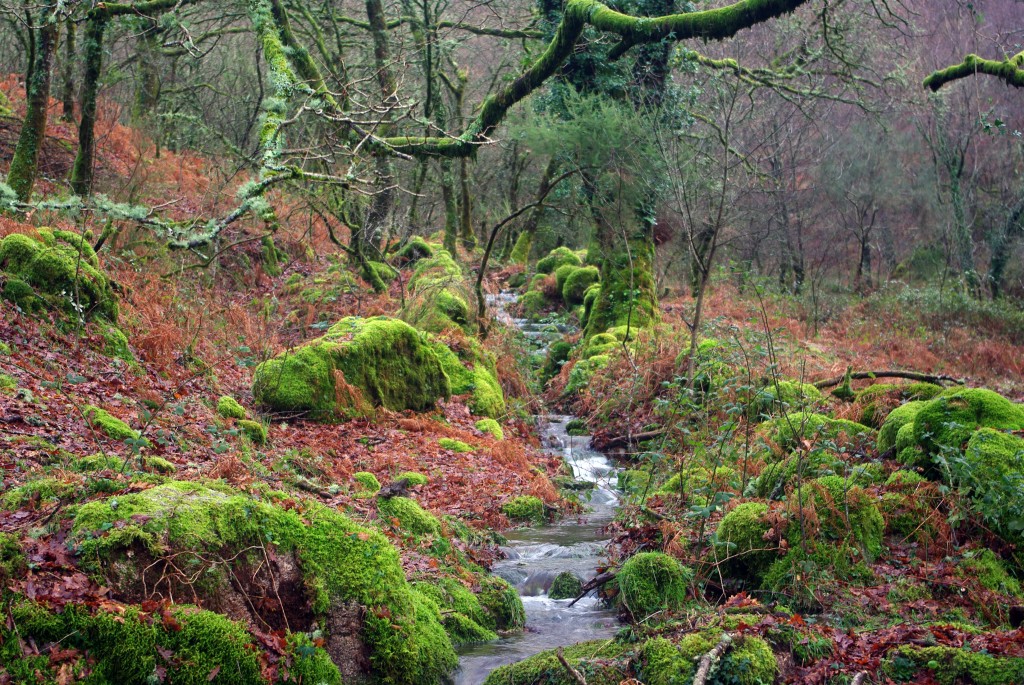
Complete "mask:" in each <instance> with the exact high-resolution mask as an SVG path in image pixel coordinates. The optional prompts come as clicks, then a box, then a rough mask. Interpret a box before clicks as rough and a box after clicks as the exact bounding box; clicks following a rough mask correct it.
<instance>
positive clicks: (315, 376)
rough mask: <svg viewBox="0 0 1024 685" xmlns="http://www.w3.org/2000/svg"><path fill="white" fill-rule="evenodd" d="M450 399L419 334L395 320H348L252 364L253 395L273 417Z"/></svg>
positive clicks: (340, 413)
mask: <svg viewBox="0 0 1024 685" xmlns="http://www.w3.org/2000/svg"><path fill="white" fill-rule="evenodd" d="M450 394H451V384H450V382H449V380H448V376H447V375H445V372H444V369H443V368H442V367H441V362H440V360H439V359H438V357H437V355H436V354H435V352H434V350H433V349H432V348H431V346H430V344H429V342H428V341H427V340H426V339H425V338H424V336H423V334H422V333H420V332H419V331H417V330H416V329H415V328H413V327H412V326H410V325H409V324H407V323H405V322H404V321H399V320H397V319H391V318H388V317H383V316H378V317H373V318H369V319H364V318H359V317H354V316H350V317H347V318H344V319H342V320H341V321H339V322H338V323H336V324H335V325H333V326H332V327H331V328H330V329H329V330H328V331H327V334H326V335H325V336H323V337H322V338H318V339H316V340H313V341H312V342H309V343H306V344H305V345H302V346H301V347H298V348H295V349H294V350H289V351H286V352H284V353H282V354H280V355H278V356H277V357H275V358H273V359H270V360H268V361H266V362H263V363H262V364H260V365H259V366H258V367H256V372H255V375H254V377H253V395H254V396H255V398H256V400H257V401H258V402H259V403H260V404H262V405H264V406H266V407H268V408H269V409H272V410H274V411H278V412H287V413H293V414H305V415H309V416H311V417H313V418H319V419H331V418H339V417H347V416H354V415H366V414H368V413H370V412H372V410H373V408H374V407H378V406H382V407H386V408H388V409H391V410H394V411H401V410H405V409H412V410H414V411H423V410H427V409H431V408H432V407H433V406H434V404H435V403H436V402H437V400H438V399H439V398H442V397H444V398H447V397H448V396H450Z"/></svg>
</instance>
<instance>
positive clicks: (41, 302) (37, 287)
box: [0, 229, 117, 322]
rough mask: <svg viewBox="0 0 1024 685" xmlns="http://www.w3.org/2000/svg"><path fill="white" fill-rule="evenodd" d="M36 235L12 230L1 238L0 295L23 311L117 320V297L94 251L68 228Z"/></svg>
mask: <svg viewBox="0 0 1024 685" xmlns="http://www.w3.org/2000/svg"><path fill="white" fill-rule="evenodd" d="M38 233H39V236H40V239H39V240H36V239H34V238H30V237H28V236H27V235H23V234H20V233H12V234H11V235H8V236H7V237H6V238H4V239H3V240H2V241H0V272H3V273H4V274H6V278H5V279H3V280H6V281H7V284H6V286H5V288H4V290H3V293H2V295H3V297H5V298H6V299H9V300H11V301H13V302H14V303H15V304H17V305H18V306H20V307H22V309H28V310H36V311H38V310H40V309H44V308H45V309H51V310H57V311H63V312H65V313H67V314H69V315H71V316H75V317H78V316H79V315H80V316H82V317H84V318H96V317H100V318H104V319H107V320H108V321H112V322H116V321H117V300H116V298H115V297H114V291H113V288H112V287H111V284H110V281H109V280H108V279H107V277H106V275H105V274H104V273H103V272H102V271H101V270H100V268H99V261H98V259H97V258H96V253H95V252H94V251H93V249H92V247H91V246H90V245H89V244H88V243H87V242H85V240H84V239H83V238H82V237H81V236H79V235H78V234H76V233H71V232H69V231H50V230H48V229H39V231H38Z"/></svg>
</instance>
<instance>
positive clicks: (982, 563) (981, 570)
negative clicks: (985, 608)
mask: <svg viewBox="0 0 1024 685" xmlns="http://www.w3.org/2000/svg"><path fill="white" fill-rule="evenodd" d="M957 573H958V575H960V577H962V578H967V579H972V580H976V581H977V582H978V583H979V584H980V585H981V586H982V587H984V588H986V589H988V590H992V591H993V592H998V593H999V594H1001V595H1007V596H1010V597H1014V598H1020V597H1021V596H1022V595H1021V585H1020V581H1019V580H1017V579H1016V578H1014V577H1013V576H1012V575H1010V573H1009V571H1008V570H1007V568H1006V564H1005V563H1003V560H1002V559H1000V558H999V557H997V556H996V554H995V552H993V551H992V550H990V549H982V550H978V551H976V552H974V553H971V554H968V555H964V558H963V559H962V560H961V561H960V563H959V564H957Z"/></svg>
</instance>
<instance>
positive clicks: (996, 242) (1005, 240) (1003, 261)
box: [988, 201, 1024, 299]
mask: <svg viewBox="0 0 1024 685" xmlns="http://www.w3.org/2000/svg"><path fill="white" fill-rule="evenodd" d="M1021 236H1024V201H1021V202H1019V203H1018V204H1017V206H1016V207H1014V208H1013V209H1012V210H1011V211H1010V214H1009V216H1007V218H1006V221H1005V222H1004V223H1003V226H1002V229H1001V230H999V231H996V232H994V233H993V234H992V237H991V239H990V240H989V250H990V252H991V255H992V256H991V257H990V258H989V265H988V282H989V288H990V289H991V291H992V298H993V299H998V298H1000V297H1001V296H1002V294H1003V279H1004V278H1005V277H1006V266H1007V264H1009V262H1010V256H1011V252H1012V250H1013V241H1014V240H1015V239H1016V238H1019V237H1021Z"/></svg>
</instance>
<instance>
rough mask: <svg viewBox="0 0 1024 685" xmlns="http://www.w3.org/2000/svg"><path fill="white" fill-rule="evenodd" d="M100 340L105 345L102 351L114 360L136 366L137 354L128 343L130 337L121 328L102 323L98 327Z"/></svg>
mask: <svg viewBox="0 0 1024 685" xmlns="http://www.w3.org/2000/svg"><path fill="white" fill-rule="evenodd" d="M97 331H98V333H99V336H100V339H101V340H102V341H103V345H102V347H101V348H100V351H101V352H102V353H103V354H105V355H107V356H108V357H112V358H114V359H120V360H121V361H123V362H127V363H128V364H135V354H134V353H133V352H132V348H131V345H130V344H129V343H128V336H127V335H125V334H124V331H122V330H121V329H120V328H118V327H117V326H115V325H114V324H112V323H107V322H106V321H100V322H99V325H98V326H97Z"/></svg>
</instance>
